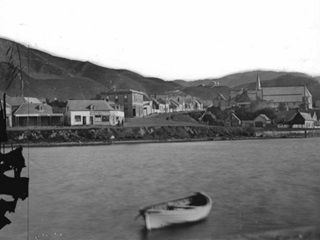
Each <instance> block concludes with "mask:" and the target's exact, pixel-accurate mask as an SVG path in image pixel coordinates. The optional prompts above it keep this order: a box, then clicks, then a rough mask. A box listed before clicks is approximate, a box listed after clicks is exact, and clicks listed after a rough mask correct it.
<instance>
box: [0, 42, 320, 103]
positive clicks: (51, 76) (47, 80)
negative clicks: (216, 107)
mask: <svg viewBox="0 0 320 240" xmlns="http://www.w3.org/2000/svg"><path fill="white" fill-rule="evenodd" d="M18 53H20V58H21V61H20V58H19V54H18ZM10 59H11V60H10ZM10 63H12V64H10ZM20 63H21V67H22V71H21V76H22V80H23V82H24V88H23V90H22V84H21V79H20V78H19V75H17V76H15V78H14V79H12V82H10V81H8V82H5V79H7V76H8V73H9V72H10V69H12V67H14V66H20ZM258 74H259V76H260V79H261V81H262V82H263V83H265V82H267V81H271V82H273V81H274V80H275V81H279V84H282V85H284V84H286V81H289V82H290V81H291V80H290V78H288V77H284V80H281V79H282V78H280V77H282V76H287V75H288V73H287V72H276V71H249V72H242V73H236V74H231V75H227V76H225V77H222V78H216V79H204V80H196V81H189V82H186V81H184V80H182V79H181V80H175V81H164V80H162V79H159V78H153V77H144V76H142V75H140V74H138V73H135V72H132V71H129V70H125V69H111V68H106V67H102V66H98V65H96V64H93V63H91V62H83V61H76V60H69V59H66V58H61V57H57V56H53V55H51V54H48V53H45V52H42V51H39V50H36V49H32V48H27V47H25V46H24V45H22V44H19V43H16V42H14V41H10V40H7V39H2V38H0V91H4V90H5V88H6V86H8V85H9V84H10V87H9V88H8V90H7V91H6V92H7V94H8V95H9V96H19V95H22V92H23V94H24V95H25V96H32V97H38V98H49V99H54V98H58V99H59V100H67V99H91V98H94V97H95V96H96V95H97V94H100V93H101V92H105V91H107V90H109V89H111V88H131V89H135V90H141V91H144V92H146V93H147V94H152V95H161V94H162V95H163V94H167V93H172V92H175V93H179V94H182V95H183V94H188V95H191V96H193V97H197V98H199V99H201V100H203V101H212V99H213V98H215V96H216V95H217V94H220V93H221V94H222V95H224V96H225V97H228V96H229V93H230V88H232V87H235V86H239V85H243V84H248V83H254V82H255V81H256V78H257V75H258ZM289 74H290V76H293V77H296V78H295V80H294V81H295V82H297V83H298V82H299V84H304V83H303V81H304V79H308V81H309V80H310V77H309V76H308V75H306V74H303V73H289ZM276 79H278V80H276ZM315 79H317V82H318V83H319V81H320V79H319V77H318V78H315ZM10 80H11V79H10ZM217 82H219V85H216V83H217ZM312 84H314V83H312ZM312 84H311V83H310V87H309V86H308V88H309V90H310V91H311V92H312V94H314V96H315V97H316V99H318V97H317V95H318V93H313V92H314V90H313V89H312V90H311V88H312V86H313V85H312ZM311 85H312V86H311ZM314 86H315V89H318V88H317V85H314Z"/></svg>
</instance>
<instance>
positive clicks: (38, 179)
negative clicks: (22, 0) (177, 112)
mask: <svg viewBox="0 0 320 240" xmlns="http://www.w3.org/2000/svg"><path fill="white" fill-rule="evenodd" d="M319 146H320V138H310V139H272V140H249V141H221V142H192V143H160V144H134V145H113V146H89V147H58V148H30V149H27V148H25V149H24V155H25V157H26V159H27V158H28V156H29V170H30V172H29V174H30V197H29V199H28V200H25V201H23V202H22V201H19V203H18V207H17V210H16V213H14V214H9V215H8V214H7V217H8V218H9V219H10V220H11V221H12V223H11V224H10V225H8V226H6V227H5V228H3V229H2V230H1V232H0V239H10V240H11V239H14V240H16V239H61V240H67V239H71V240H74V239H80V240H91V239H92V240H93V239H94V240H96V239H214V238H216V237H222V236H226V235H231V234H241V233H253V232H261V231H265V230H273V229H282V228H291V227H297V226H307V225H320V184H319V183H320V157H319ZM23 171H24V175H27V171H26V170H23ZM199 190H202V191H205V192H207V193H208V194H209V195H210V196H211V197H212V199H213V208H212V211H211V213H210V215H209V217H208V219H207V220H206V221H203V222H200V223H198V224H192V225H188V226H179V227H173V228H167V229H162V230H155V231H151V232H149V233H148V232H147V231H145V230H144V223H143V221H142V219H141V218H140V219H138V220H134V218H135V216H136V215H137V211H138V209H139V208H140V207H141V206H144V205H148V204H150V203H154V202H158V201H163V200H167V199H172V198H175V197H180V196H184V195H186V194H190V193H192V192H194V191H199ZM28 226H29V238H27V232H28Z"/></svg>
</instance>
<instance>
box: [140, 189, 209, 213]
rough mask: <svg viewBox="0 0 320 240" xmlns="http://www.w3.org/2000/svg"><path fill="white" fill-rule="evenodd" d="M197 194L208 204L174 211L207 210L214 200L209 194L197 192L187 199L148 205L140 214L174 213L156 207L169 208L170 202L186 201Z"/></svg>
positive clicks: (189, 206) (182, 198)
mask: <svg viewBox="0 0 320 240" xmlns="http://www.w3.org/2000/svg"><path fill="white" fill-rule="evenodd" d="M197 194H200V195H202V196H203V197H204V198H205V199H206V200H207V203H206V204H205V205H200V206H193V205H188V207H186V208H183V207H179V206H177V207H176V208H175V209H173V210H177V209H181V210H186V211H187V210H189V211H190V210H194V209H199V208H205V207H208V206H210V205H212V200H211V198H210V197H209V196H208V195H207V194H205V193H204V192H195V193H194V194H192V195H190V196H187V197H181V198H176V199H172V200H168V201H164V202H159V203H155V204H151V205H148V206H146V207H143V208H141V209H140V212H141V213H143V214H146V213H151V214H152V213H162V212H169V211H170V212H172V211H173V210H168V209H155V208H154V207H156V206H161V205H163V206H168V204H169V203H170V202H177V201H181V200H186V199H189V198H192V197H194V196H195V195H197Z"/></svg>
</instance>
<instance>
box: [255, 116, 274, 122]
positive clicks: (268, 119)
mask: <svg viewBox="0 0 320 240" xmlns="http://www.w3.org/2000/svg"><path fill="white" fill-rule="evenodd" d="M258 117H261V118H263V119H264V120H266V121H271V119H270V118H268V116H267V115H265V114H259V115H258V116H256V117H255V119H254V120H256V119H257V118H258Z"/></svg>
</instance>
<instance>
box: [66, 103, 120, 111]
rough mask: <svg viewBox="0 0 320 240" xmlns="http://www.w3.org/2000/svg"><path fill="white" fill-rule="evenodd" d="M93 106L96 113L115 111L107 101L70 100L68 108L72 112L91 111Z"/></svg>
mask: <svg viewBox="0 0 320 240" xmlns="http://www.w3.org/2000/svg"><path fill="white" fill-rule="evenodd" d="M91 106H93V107H94V110H95V111H110V110H115V109H114V108H113V107H112V106H111V104H110V103H109V102H107V101H105V100H68V102H67V107H69V110H70V111H89V110H90V108H91Z"/></svg>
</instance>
